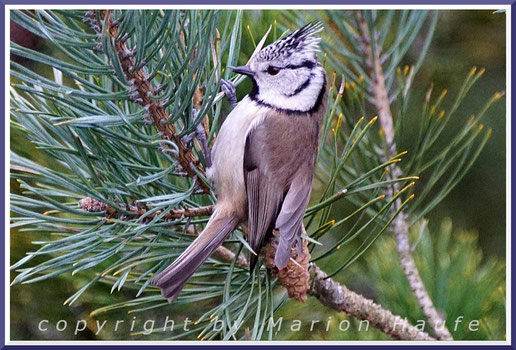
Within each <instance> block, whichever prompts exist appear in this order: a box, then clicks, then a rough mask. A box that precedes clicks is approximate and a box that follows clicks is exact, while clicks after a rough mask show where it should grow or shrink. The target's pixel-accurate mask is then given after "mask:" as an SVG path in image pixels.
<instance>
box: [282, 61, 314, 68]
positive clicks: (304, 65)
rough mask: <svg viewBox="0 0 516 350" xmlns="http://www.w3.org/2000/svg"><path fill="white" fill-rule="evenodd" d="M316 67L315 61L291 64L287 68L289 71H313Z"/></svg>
mask: <svg viewBox="0 0 516 350" xmlns="http://www.w3.org/2000/svg"><path fill="white" fill-rule="evenodd" d="M314 67H315V62H314V61H303V62H301V63H300V64H289V65H287V66H285V68H287V69H299V68H309V69H312V68H314Z"/></svg>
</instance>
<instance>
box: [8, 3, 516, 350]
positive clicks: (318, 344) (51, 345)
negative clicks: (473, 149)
mask: <svg viewBox="0 0 516 350" xmlns="http://www.w3.org/2000/svg"><path fill="white" fill-rule="evenodd" d="M0 2H1V18H2V20H3V19H4V18H5V11H6V6H7V5H71V4H73V5H90V6H91V5H103V6H106V5H139V4H141V5H210V6H214V5H285V6H288V5H465V6H467V5H490V6H493V7H496V5H511V11H514V9H515V4H516V1H508V0H505V1H503V0H494V1H485V0H484V1H481V0H452V1H445V0H419V1H409V0H393V1H382V0H366V1H357V0H354V1H345V0H318V1H313V0H251V1H245V2H243V1H237V0H217V1H209V0H191V1H188V0H181V1H174V0H146V1H144V2H143V1H141V0H110V1H106V0H89V1H85V0H80V1H66V0H46V1H41V0H8V1H5V0H0ZM515 18H516V16H514V15H513V16H511V28H516V23H515ZM1 30H2V33H3V32H4V30H5V25H4V24H3V25H2V26H1ZM515 37H516V36H514V35H513V36H511V47H516V45H515ZM5 40H6V33H3V35H2V51H3V53H2V55H1V60H2V69H1V77H2V82H4V83H5V80H6V79H8V77H6V76H5V70H4V69H3V67H5V61H4V60H5V51H4V50H5ZM513 61H514V56H512V55H511V66H512V63H513ZM515 74H516V73H515V72H514V70H511V77H510V79H511V81H512V78H514V77H515ZM4 85H5V84H2V91H3V90H4ZM507 98H510V99H511V102H513V101H514V99H513V94H512V91H511V95H510V96H507ZM5 102H6V101H5V91H3V94H2V99H1V107H2V108H1V109H0V110H2V111H5ZM8 117H9V116H8V115H4V118H8ZM510 117H511V116H510V115H508V116H507V118H510ZM515 124H516V123H511V135H512V132H513V131H514V128H515V126H514V125H515ZM0 125H1V126H0V128H1V135H5V129H4V128H5V119H3V120H2V123H0ZM3 141H4V142H3V143H2V145H3V146H4V144H5V140H3ZM0 154H1V157H2V163H3V164H4V165H5V150H2V152H0ZM512 160H513V157H512V153H511V163H512ZM4 169H5V167H4ZM6 176H8V172H2V175H1V178H2V182H1V183H2V184H5V180H6V178H5V177H6ZM511 180H512V179H511ZM1 188H2V190H1V191H2V194H3V198H5V196H7V193H5V186H3V185H2V186H1ZM514 191H515V190H514V188H512V186H511V193H510V196H511V199H512V198H514ZM1 203H2V204H1V207H2V212H3V213H5V207H4V206H5V201H2V202H1ZM5 220H8V218H7V217H6V216H5V214H4V217H3V220H2V224H3V225H2V227H5ZM7 234H8V233H7V232H4V235H7ZM511 236H512V232H511ZM4 237H5V236H4ZM514 245H515V242H514V240H511V250H514ZM0 247H1V248H0V254H1V257H2V260H1V261H2V263H1V264H2V268H1V272H0V276H1V280H2V281H5V277H6V276H5V273H6V266H4V264H5V239H0ZM511 280H514V270H512V269H511ZM4 288H5V286H3V287H2V288H0V293H1V296H2V302H1V303H0V314H1V319H0V324H2V323H3V322H4V321H5V320H6V314H5V313H6V310H5V304H4V302H3V300H5V297H6V296H5V291H4ZM513 295H514V290H513V289H512V288H511V297H512V296H513ZM512 300H513V299H512ZM513 307H514V306H512V308H513ZM512 308H511V310H509V312H511V315H512ZM513 330H514V324H513V323H512V324H511V329H510V332H511V335H512V334H513V333H512V331H513ZM5 331H6V329H5V325H2V330H1V331H0V350H2V349H17V350H25V349H35V348H46V349H53V348H55V347H60V348H71V347H75V346H80V348H81V349H93V348H100V349H102V348H110V349H111V348H115V349H125V348H126V347H128V346H129V347H131V349H138V348H141V349H145V348H147V347H149V346H152V347H153V348H154V347H160V348H179V349H181V348H188V349H201V348H205V347H206V346H210V347H214V348H219V349H223V348H226V347H229V346H230V347H232V348H233V347H236V348H239V347H244V346H252V347H253V348H268V349H269V348H270V347H281V348H290V349H298V348H299V347H302V348H312V347H313V348H315V347H322V346H324V347H331V348H344V347H345V348H346V349H354V348H359V349H377V348H380V347H385V346H387V347H392V346H396V347H398V346H402V347H403V349H415V348H418V347H424V348H425V349H434V348H440V349H441V348H444V349H452V348H453V349H457V348H459V349H460V348H462V349H469V348H474V349H491V348H493V347H495V348H497V349H516V346H514V345H512V344H511V345H487V344H486V345H473V344H464V343H462V344H460V345H448V344H446V345H439V344H435V343H432V344H431V345H430V344H429V345H420V344H417V345H416V344H414V345H412V344H407V345H401V344H400V343H398V342H393V344H392V345H389V344H382V345H346V344H343V345H334V344H328V345H325V344H324V342H323V341H321V342H311V343H298V342H292V344H291V345H290V344H289V345H279V344H278V345H274V343H273V342H272V343H271V342H267V343H264V344H263V345H260V344H258V345H257V344H256V343H254V344H250V345H245V344H242V343H239V344H235V345H227V344H221V345H217V344H213V343H211V344H209V345H208V344H206V345H198V343H197V344H193V343H192V345H185V344H184V343H183V344H178V345H160V344H159V342H158V341H156V342H153V344H152V345H151V344H149V342H147V343H146V344H145V345H139V344H134V345H133V344H131V343H127V342H125V343H124V344H123V345H122V344H120V345H107V344H101V343H99V345H96V344H91V342H88V344H85V345H65V344H63V345H60V344H59V342H58V341H56V342H52V341H48V345H31V344H27V345H6V338H7V335H6V333H5ZM511 338H512V337H511ZM486 342H487V341H486ZM476 344H478V343H476Z"/></svg>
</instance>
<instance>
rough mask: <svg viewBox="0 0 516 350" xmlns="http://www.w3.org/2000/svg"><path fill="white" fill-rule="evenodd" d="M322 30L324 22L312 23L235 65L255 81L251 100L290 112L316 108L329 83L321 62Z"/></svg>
mask: <svg viewBox="0 0 516 350" xmlns="http://www.w3.org/2000/svg"><path fill="white" fill-rule="evenodd" d="M321 30H322V25H321V23H320V22H311V23H308V24H307V25H305V26H304V27H302V28H300V29H298V30H296V31H295V32H293V33H292V34H290V35H288V36H286V37H284V38H281V39H279V40H277V41H275V42H274V43H272V44H270V45H268V46H266V47H265V48H263V49H262V50H260V51H259V52H258V53H257V54H256V55H254V56H253V57H252V58H251V60H250V62H249V64H248V65H246V66H242V67H235V68H233V70H234V71H235V72H237V73H240V74H245V75H247V76H249V77H250V78H251V79H252V80H253V91H251V93H250V95H249V96H250V97H251V99H253V100H254V101H256V102H257V103H261V104H264V105H267V106H270V107H273V108H277V109H282V110H287V111H293V112H308V111H311V110H313V109H314V107H316V104H317V103H318V102H320V101H318V99H320V95H321V94H322V92H323V90H324V89H325V84H326V76H325V72H324V69H323V68H322V66H321V65H320V64H319V62H318V61H317V52H318V51H319V48H318V44H319V42H320V38H319V37H318V36H317V33H318V32H320V31H321Z"/></svg>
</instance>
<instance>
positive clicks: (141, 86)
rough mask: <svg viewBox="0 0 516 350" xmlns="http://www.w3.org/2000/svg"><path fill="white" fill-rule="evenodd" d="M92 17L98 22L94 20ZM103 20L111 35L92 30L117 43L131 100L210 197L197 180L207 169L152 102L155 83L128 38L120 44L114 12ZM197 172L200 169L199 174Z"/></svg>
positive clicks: (164, 111)
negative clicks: (172, 147) (170, 142)
mask: <svg viewBox="0 0 516 350" xmlns="http://www.w3.org/2000/svg"><path fill="white" fill-rule="evenodd" d="M90 17H92V18H94V16H90ZM101 18H102V19H103V20H104V21H107V23H106V27H107V33H102V25H101V24H100V23H97V24H94V25H93V26H92V28H93V29H94V30H95V31H97V33H98V34H99V35H106V34H109V35H110V37H111V39H113V40H114V41H115V51H116V52H117V55H118V59H119V60H120V64H121V66H122V70H123V72H124V74H125V78H126V79H127V81H128V82H130V83H131V85H132V86H131V89H133V91H134V92H133V94H131V95H130V97H131V99H132V100H133V101H134V102H135V103H138V104H140V105H142V106H143V107H144V108H145V110H146V113H148V117H150V118H151V119H152V122H153V123H154V125H155V126H156V128H157V129H158V131H159V133H160V135H161V136H162V137H163V138H164V139H165V140H169V141H172V142H173V143H174V144H175V145H176V146H177V148H178V150H179V152H178V155H177V161H178V163H179V165H180V166H181V167H182V168H183V170H184V171H185V172H186V174H187V175H188V176H189V177H192V178H196V181H197V183H198V185H199V186H200V187H201V189H202V191H203V192H204V193H208V192H209V190H210V189H209V186H208V184H206V183H205V182H204V181H203V180H202V179H201V178H200V177H199V176H196V175H197V172H201V173H204V169H203V168H202V165H201V164H200V162H199V160H198V159H197V158H196V157H195V156H194V155H193V154H192V152H191V151H190V150H189V149H188V147H187V145H186V144H185V143H184V142H183V140H182V139H181V138H180V137H178V136H177V134H178V132H177V129H176V127H175V125H174V124H172V123H170V122H169V120H170V118H171V117H170V114H169V113H168V111H167V109H166V108H165V107H164V106H162V105H161V104H160V102H159V101H155V100H152V99H151V98H150V95H151V94H152V91H154V88H153V86H152V83H151V82H150V81H148V80H147V77H146V76H145V73H144V72H143V70H142V69H141V67H135V64H136V62H135V59H134V54H133V51H132V50H129V48H128V47H127V45H126V41H127V37H125V38H124V37H123V38H120V39H118V40H117V37H118V26H117V25H116V24H115V23H114V21H113V20H112V19H111V10H103V11H102V12H101ZM140 49H142V48H140ZM194 168H197V172H196V170H194Z"/></svg>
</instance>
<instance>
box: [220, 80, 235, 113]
mask: <svg viewBox="0 0 516 350" xmlns="http://www.w3.org/2000/svg"><path fill="white" fill-rule="evenodd" d="M220 88H221V89H222V92H224V94H225V95H226V98H227V99H228V102H229V104H230V105H231V109H234V108H235V107H236V105H237V103H238V102H237V99H236V89H235V84H233V83H232V82H231V81H230V80H225V79H221V85H220Z"/></svg>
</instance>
